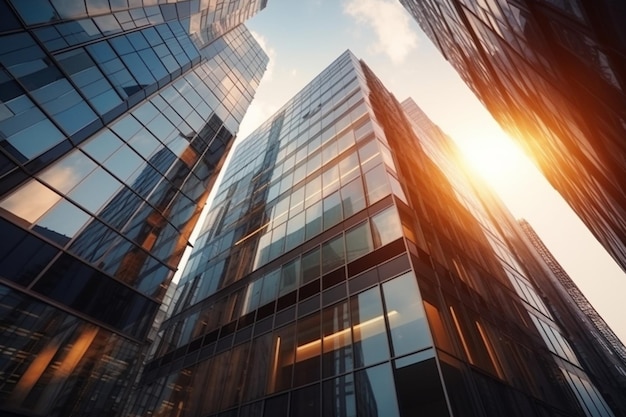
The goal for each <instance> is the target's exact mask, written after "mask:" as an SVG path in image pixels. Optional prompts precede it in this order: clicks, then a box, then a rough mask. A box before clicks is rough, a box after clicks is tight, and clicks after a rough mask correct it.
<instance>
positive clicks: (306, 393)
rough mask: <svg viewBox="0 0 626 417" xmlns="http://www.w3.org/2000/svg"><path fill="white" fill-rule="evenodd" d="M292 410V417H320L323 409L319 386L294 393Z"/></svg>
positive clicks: (292, 395)
mask: <svg viewBox="0 0 626 417" xmlns="http://www.w3.org/2000/svg"><path fill="white" fill-rule="evenodd" d="M290 408H291V411H290V416H291V417H319V415H320V410H321V408H322V407H321V404H320V386H319V384H315V385H312V386H310V387H306V388H302V389H299V390H297V391H294V392H293V393H292V394H291V407H290Z"/></svg>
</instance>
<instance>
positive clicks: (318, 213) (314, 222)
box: [305, 201, 322, 239]
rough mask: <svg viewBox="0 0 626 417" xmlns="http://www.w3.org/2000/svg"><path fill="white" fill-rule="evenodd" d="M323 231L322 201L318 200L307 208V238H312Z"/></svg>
mask: <svg viewBox="0 0 626 417" xmlns="http://www.w3.org/2000/svg"><path fill="white" fill-rule="evenodd" d="M321 231H322V202H321V201H318V202H317V203H316V204H314V205H312V206H311V207H309V208H308V209H306V227H305V234H306V238H307V239H309V238H312V237H313V236H315V235H317V234H319V233H320V232H321Z"/></svg>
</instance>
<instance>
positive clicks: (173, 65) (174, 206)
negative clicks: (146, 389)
mask: <svg viewBox="0 0 626 417" xmlns="http://www.w3.org/2000/svg"><path fill="white" fill-rule="evenodd" d="M156 3H157V2H152V1H144V2H141V1H139V2H136V1H131V2H128V1H126V0H123V1H115V2H108V1H104V2H103V1H99V0H93V1H92V0H87V1H79V2H71V4H70V3H69V2H66V1H57V0H49V1H48V0H38V1H33V2H30V1H29V2H23V1H18V0H10V1H9V0H1V1H0V10H1V13H2V15H3V18H2V23H0V234H2V236H3V239H2V242H1V243H0V294H1V295H0V298H1V299H2V302H1V303H0V317H1V319H0V323H2V324H1V330H0V331H1V337H0V386H1V387H2V388H1V389H0V413H4V412H12V413H17V414H18V415H21V413H24V415H45V416H57V415H59V416H60V415H81V416H82V415H84V416H87V415H97V416H101V415H114V414H115V413H117V412H120V411H121V407H122V404H123V401H124V399H125V397H126V396H127V395H128V391H129V388H130V386H131V385H132V383H133V379H134V374H135V373H136V371H137V369H138V367H139V365H140V364H141V361H142V358H143V356H144V355H145V353H144V345H145V344H146V342H147V339H148V337H149V332H150V330H151V326H152V323H153V320H154V316H155V314H156V312H157V310H158V309H159V306H160V303H161V301H162V300H163V298H164V296H165V294H166V290H167V288H168V285H169V282H170V280H171V278H172V276H173V273H174V271H175V270H176V267H177V265H178V262H179V260H180V258H181V256H182V253H183V251H184V249H185V247H186V246H187V244H188V238H189V235H190V233H191V230H192V229H193V227H194V225H195V223H196V222H197V219H198V216H199V214H200V210H201V209H202V207H203V205H204V203H205V201H206V198H207V196H208V193H209V192H210V190H211V187H212V185H213V182H214V181H215V177H216V175H217V172H218V170H219V169H220V168H221V165H222V163H223V160H224V157H225V154H226V152H227V151H228V149H229V148H230V146H231V143H232V140H233V138H234V135H235V134H236V132H237V129H238V126H239V123H240V122H241V119H242V118H243V115H244V113H245V111H246V109H247V107H248V105H249V104H250V102H251V100H252V97H253V95H254V92H255V90H256V88H257V86H258V84H259V82H260V79H261V77H262V75H263V72H264V70H265V67H266V65H267V56H266V55H265V53H264V52H263V51H262V49H261V48H260V46H259V45H258V43H257V42H256V41H255V40H254V38H253V37H252V35H251V34H250V32H249V31H248V30H247V29H246V27H245V26H243V25H242V23H243V22H244V20H245V19H247V18H248V17H250V16H252V15H253V14H254V13H255V12H257V11H258V10H260V9H261V8H262V7H264V6H265V2H261V1H254V0H253V1H234V0H233V1H220V2H216V1H208V0H207V1H205V0H203V1H176V2H169V3H168V4H160V5H159V4H156ZM5 17H6V18H5Z"/></svg>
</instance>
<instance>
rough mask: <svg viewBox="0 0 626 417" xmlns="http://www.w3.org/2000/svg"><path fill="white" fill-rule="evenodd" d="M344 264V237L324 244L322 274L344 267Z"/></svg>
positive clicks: (340, 236) (341, 236)
mask: <svg viewBox="0 0 626 417" xmlns="http://www.w3.org/2000/svg"><path fill="white" fill-rule="evenodd" d="M344 263H345V253H344V247H343V235H339V236H337V237H336V238H334V239H331V240H329V241H327V242H325V243H324V244H322V274H326V273H328V272H330V271H332V270H333V269H336V268H338V267H340V266H343V264H344Z"/></svg>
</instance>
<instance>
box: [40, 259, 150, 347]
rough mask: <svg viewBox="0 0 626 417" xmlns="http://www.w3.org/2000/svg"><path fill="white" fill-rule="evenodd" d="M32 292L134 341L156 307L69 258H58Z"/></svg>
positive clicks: (139, 335)
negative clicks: (120, 332)
mask: <svg viewBox="0 0 626 417" xmlns="http://www.w3.org/2000/svg"><path fill="white" fill-rule="evenodd" d="M33 290H35V291H37V292H39V293H41V294H43V295H45V296H46V297H50V298H52V299H54V300H56V301H58V302H61V303H63V304H66V305H68V306H69V307H71V308H74V309H76V310H78V311H81V312H83V313H84V314H87V315H89V316H92V317H93V318H95V319H96V320H99V321H102V322H104V323H107V324H109V325H111V326H114V327H116V328H117V329H119V330H120V331H123V332H130V334H133V336H135V337H142V335H141V334H139V333H137V331H138V330H140V329H143V328H145V324H146V323H147V322H148V321H149V320H151V319H152V313H153V311H154V309H155V308H156V307H157V306H156V304H155V303H153V302H151V301H150V300H148V299H147V298H145V297H143V296H141V295H139V294H138V293H135V292H134V291H131V290H130V289H128V288H126V287H125V286H123V285H121V284H120V283H118V282H116V281H114V280H112V279H110V278H108V277H107V276H105V275H104V274H102V273H100V272H98V271H96V270H94V269H92V268H91V267H89V266H87V265H85V264H83V263H82V262H80V261H78V260H76V259H74V258H73V257H71V256H69V255H63V256H62V257H61V258H59V260H57V261H56V262H55V263H54V264H53V265H52V267H51V268H50V269H49V270H48V271H47V272H46V273H45V274H44V275H43V276H42V277H41V278H40V279H39V281H37V283H36V284H35V286H34V287H33Z"/></svg>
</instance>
